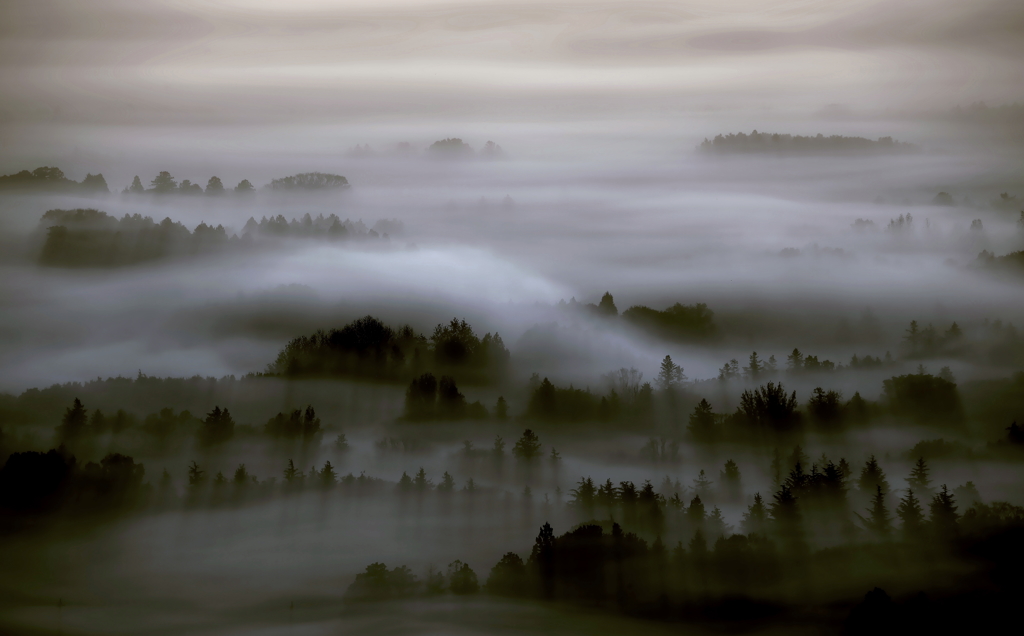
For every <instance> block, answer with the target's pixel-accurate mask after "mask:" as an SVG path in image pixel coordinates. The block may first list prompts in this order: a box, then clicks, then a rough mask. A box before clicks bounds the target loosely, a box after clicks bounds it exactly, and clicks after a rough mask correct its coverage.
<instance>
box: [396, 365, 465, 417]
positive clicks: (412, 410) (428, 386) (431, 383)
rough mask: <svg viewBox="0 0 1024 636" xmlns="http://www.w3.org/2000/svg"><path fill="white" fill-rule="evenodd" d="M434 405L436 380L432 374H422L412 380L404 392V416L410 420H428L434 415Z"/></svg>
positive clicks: (435, 401)
mask: <svg viewBox="0 0 1024 636" xmlns="http://www.w3.org/2000/svg"><path fill="white" fill-rule="evenodd" d="M446 377H447V376H446ZM456 392H458V391H457V390H456ZM436 403H437V378H435V377H434V374H433V373H424V374H423V375H421V376H420V377H418V378H414V379H413V380H412V382H410V383H409V388H408V389H406V391H405V416H406V417H407V418H409V419H411V420H423V419H430V418H432V417H433V416H434V414H435V407H436Z"/></svg>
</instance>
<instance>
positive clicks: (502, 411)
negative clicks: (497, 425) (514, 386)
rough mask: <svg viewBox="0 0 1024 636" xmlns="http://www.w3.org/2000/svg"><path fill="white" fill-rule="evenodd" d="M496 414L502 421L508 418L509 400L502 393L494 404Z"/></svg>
mask: <svg viewBox="0 0 1024 636" xmlns="http://www.w3.org/2000/svg"><path fill="white" fill-rule="evenodd" d="M494 416H495V417H496V418H497V419H498V420H501V421H503V420H506V419H508V402H506V401H505V398H504V397H502V396H500V395H499V396H498V403H497V404H495V405H494Z"/></svg>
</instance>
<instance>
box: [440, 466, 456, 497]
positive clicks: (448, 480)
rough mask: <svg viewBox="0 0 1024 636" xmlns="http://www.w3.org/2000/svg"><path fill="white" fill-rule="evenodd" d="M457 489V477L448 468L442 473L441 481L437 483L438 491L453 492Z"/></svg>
mask: <svg viewBox="0 0 1024 636" xmlns="http://www.w3.org/2000/svg"><path fill="white" fill-rule="evenodd" d="M453 490H455V478H454V477H452V475H451V473H449V472H448V471H447V470H446V471H444V474H443V475H441V483H439V484H438V485H437V492H452V491H453Z"/></svg>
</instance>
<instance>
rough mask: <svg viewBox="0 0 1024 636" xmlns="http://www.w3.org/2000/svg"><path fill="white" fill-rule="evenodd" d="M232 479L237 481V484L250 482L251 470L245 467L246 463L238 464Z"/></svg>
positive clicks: (242, 484) (241, 484)
mask: <svg viewBox="0 0 1024 636" xmlns="http://www.w3.org/2000/svg"><path fill="white" fill-rule="evenodd" d="M232 481H233V482H235V485H236V486H244V485H246V484H248V483H249V471H248V470H247V469H246V468H245V464H239V465H238V468H236V469H235V476H234V478H233V479H232Z"/></svg>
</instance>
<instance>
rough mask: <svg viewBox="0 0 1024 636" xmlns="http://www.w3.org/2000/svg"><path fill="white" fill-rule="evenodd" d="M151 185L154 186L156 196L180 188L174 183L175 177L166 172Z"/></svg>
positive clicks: (153, 190) (158, 176) (155, 178)
mask: <svg viewBox="0 0 1024 636" xmlns="http://www.w3.org/2000/svg"><path fill="white" fill-rule="evenodd" d="M149 185H151V186H152V188H151V190H152V192H154V193H156V194H167V193H169V192H173V191H174V190H175V189H176V188H177V187H178V184H177V183H176V182H175V181H174V177H172V176H171V173H170V172H167V171H166V170H164V171H163V172H161V173H160V174H158V175H157V176H156V177H154V178H153V180H152V181H151V182H150V184H149Z"/></svg>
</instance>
